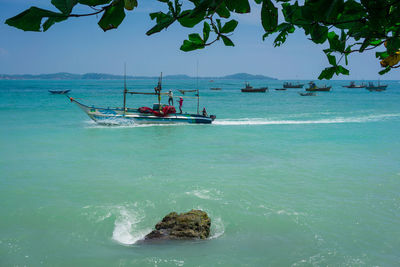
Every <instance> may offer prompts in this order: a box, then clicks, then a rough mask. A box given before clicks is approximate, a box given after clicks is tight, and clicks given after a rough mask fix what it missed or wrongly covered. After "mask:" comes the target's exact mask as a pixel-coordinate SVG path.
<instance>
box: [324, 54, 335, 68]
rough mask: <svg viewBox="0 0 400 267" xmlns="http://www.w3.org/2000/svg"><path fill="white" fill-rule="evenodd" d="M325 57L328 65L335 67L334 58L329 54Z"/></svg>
mask: <svg viewBox="0 0 400 267" xmlns="http://www.w3.org/2000/svg"><path fill="white" fill-rule="evenodd" d="M326 56H327V57H328V61H329V64H331V65H333V66H336V57H335V56H332V55H329V54H327V55H326Z"/></svg>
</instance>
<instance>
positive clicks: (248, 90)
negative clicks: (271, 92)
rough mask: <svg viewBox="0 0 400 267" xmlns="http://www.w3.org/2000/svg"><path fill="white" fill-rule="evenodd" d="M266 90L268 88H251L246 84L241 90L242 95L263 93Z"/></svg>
mask: <svg viewBox="0 0 400 267" xmlns="http://www.w3.org/2000/svg"><path fill="white" fill-rule="evenodd" d="M267 90H268V87H261V88H253V86H250V83H248V82H246V83H245V88H243V89H241V91H242V93H265V91H267Z"/></svg>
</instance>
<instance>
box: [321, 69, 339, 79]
mask: <svg viewBox="0 0 400 267" xmlns="http://www.w3.org/2000/svg"><path fill="white" fill-rule="evenodd" d="M335 71H336V67H329V68H325V69H324V70H323V71H322V72H321V74H320V75H319V76H318V79H319V80H322V79H327V80H329V79H331V78H332V77H333V74H335Z"/></svg>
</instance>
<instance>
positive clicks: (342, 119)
mask: <svg viewBox="0 0 400 267" xmlns="http://www.w3.org/2000/svg"><path fill="white" fill-rule="evenodd" d="M391 117H400V114H381V115H369V116H358V117H336V118H330V119H316V120H269V119H265V118H244V119H222V120H215V121H214V122H213V124H214V125H228V126H233V125H285V124H329V123H362V122H372V121H381V120H385V119H388V118H391Z"/></svg>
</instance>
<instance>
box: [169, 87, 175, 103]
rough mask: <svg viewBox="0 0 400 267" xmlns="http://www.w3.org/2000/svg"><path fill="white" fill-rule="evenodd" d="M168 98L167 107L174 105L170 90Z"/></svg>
mask: <svg viewBox="0 0 400 267" xmlns="http://www.w3.org/2000/svg"><path fill="white" fill-rule="evenodd" d="M168 97H169V98H168V105H170V106H173V105H174V94H173V93H172V90H169V92H168ZM171 103H172V104H171Z"/></svg>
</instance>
